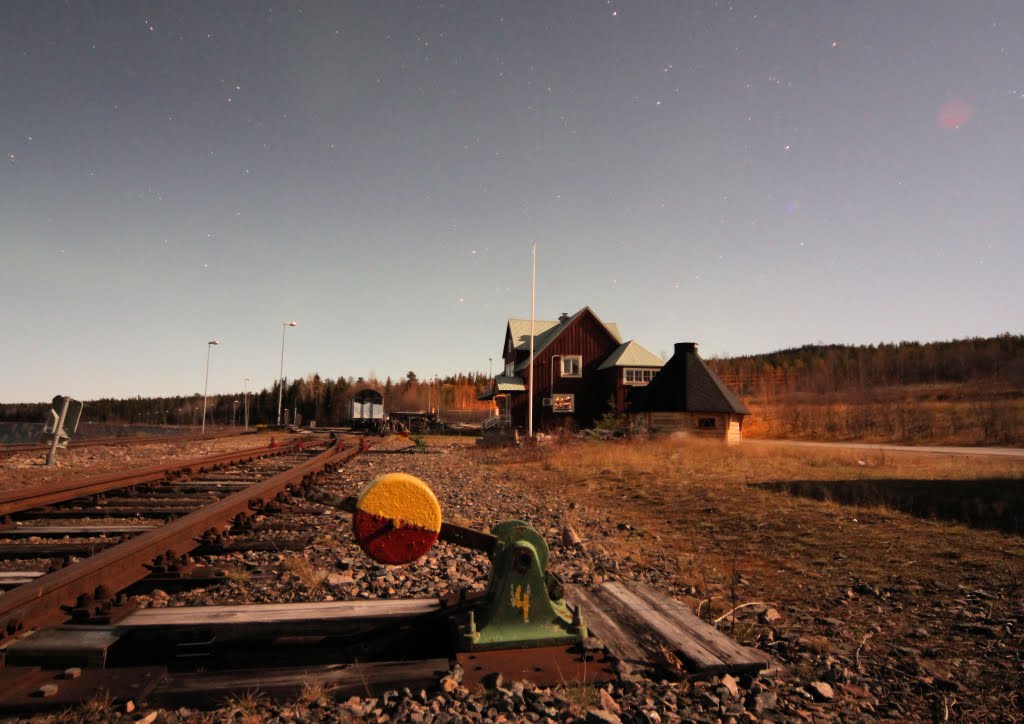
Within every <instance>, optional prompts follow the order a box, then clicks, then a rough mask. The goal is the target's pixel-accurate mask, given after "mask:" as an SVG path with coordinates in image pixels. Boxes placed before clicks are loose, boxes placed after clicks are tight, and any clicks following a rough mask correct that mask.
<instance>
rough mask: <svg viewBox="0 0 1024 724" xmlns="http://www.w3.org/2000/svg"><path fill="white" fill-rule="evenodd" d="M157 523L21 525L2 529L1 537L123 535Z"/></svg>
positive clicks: (153, 526)
mask: <svg viewBox="0 0 1024 724" xmlns="http://www.w3.org/2000/svg"><path fill="white" fill-rule="evenodd" d="M153 528H156V526H155V525H120V524H111V525H68V526H63V525H19V526H18V527H16V528H7V529H5V530H0V538H27V537H30V536H34V535H37V536H39V537H44V536H45V537H53V536H60V535H70V536H92V535H123V534H127V533H142V532H143V531H147V530H153Z"/></svg>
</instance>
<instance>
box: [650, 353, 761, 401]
mask: <svg viewBox="0 0 1024 724" xmlns="http://www.w3.org/2000/svg"><path fill="white" fill-rule="evenodd" d="M630 402H631V408H632V410H633V411H647V410H650V411H654V412H728V413H733V414H736V415H749V414H750V410H748V409H747V406H746V405H744V404H743V401H742V400H741V399H740V398H739V397H737V396H736V393H735V392H733V391H732V390H731V389H729V387H728V385H726V384H725V383H724V382H722V381H721V380H720V379H718V375H716V374H715V373H714V372H712V371H711V369H710V368H709V367H708V366H707V365H706V364H705V363H704V360H702V359H701V358H700V355H698V354H697V345H696V344H693V343H692V342H686V343H682V342H681V343H678V344H676V348H675V354H674V355H672V359H670V360H669V361H668V362H666V363H665V366H664V367H662V368H661V371H659V372H658V374H656V375H655V376H654V379H652V380H651V381H650V382H649V383H648V384H647V386H646V387H643V388H640V389H638V390H637V391H636V394H635V395H634V396H632V397H631V398H630Z"/></svg>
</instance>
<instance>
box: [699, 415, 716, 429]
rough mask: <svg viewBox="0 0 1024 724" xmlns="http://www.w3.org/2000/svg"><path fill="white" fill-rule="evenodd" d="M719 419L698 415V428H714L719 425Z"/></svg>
mask: <svg viewBox="0 0 1024 724" xmlns="http://www.w3.org/2000/svg"><path fill="white" fill-rule="evenodd" d="M716 423H717V420H716V419H715V418H713V417H698V418H697V429H698V430H714V429H715V428H716V427H718V425H717V424H716Z"/></svg>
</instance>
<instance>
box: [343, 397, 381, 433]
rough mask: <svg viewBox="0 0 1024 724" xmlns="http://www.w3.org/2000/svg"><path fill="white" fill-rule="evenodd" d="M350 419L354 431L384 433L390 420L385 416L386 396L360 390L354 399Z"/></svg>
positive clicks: (350, 408) (350, 409)
mask: <svg viewBox="0 0 1024 724" xmlns="http://www.w3.org/2000/svg"><path fill="white" fill-rule="evenodd" d="M349 418H350V419H351V420H352V429H353V430H370V431H372V432H379V433H383V432H384V430H385V429H387V424H388V419H387V416H386V415H385V414H384V395H382V394H381V393H379V392H377V390H370V389H366V390H360V391H359V392H357V393H356V394H355V396H354V397H353V398H352V403H351V406H350V407H349Z"/></svg>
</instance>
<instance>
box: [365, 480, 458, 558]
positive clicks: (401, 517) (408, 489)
mask: <svg viewBox="0 0 1024 724" xmlns="http://www.w3.org/2000/svg"><path fill="white" fill-rule="evenodd" d="M352 527H353V530H354V531H355V537H356V542H357V543H358V544H359V547H360V548H362V549H363V552H364V553H366V555H368V556H370V558H372V559H373V560H375V561H377V562H379V563H388V564H391V565H398V564H402V563H412V562H413V561H415V560H416V559H417V558H419V557H421V556H423V555H424V554H425V553H426V552H427V551H429V550H430V549H431V547H432V546H433V545H434V543H436V542H437V536H438V534H440V532H441V506H440V504H439V503H438V502H437V497H435V496H434V491H433V490H431V489H430V488H429V487H428V486H427V484H426V483H424V482H423V481H422V480H420V479H419V478H417V477H416V476H414V475H408V474H406V473H387V474H385V475H381V476H380V477H378V478H376V479H375V480H373V481H372V482H371V483H369V484H367V485H366V487H365V488H363V490H362V491H361V492H360V493H359V497H358V498H357V499H356V512H355V513H354V514H353V516H352Z"/></svg>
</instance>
